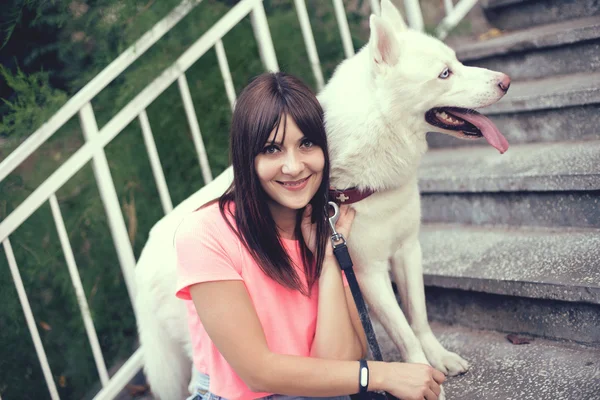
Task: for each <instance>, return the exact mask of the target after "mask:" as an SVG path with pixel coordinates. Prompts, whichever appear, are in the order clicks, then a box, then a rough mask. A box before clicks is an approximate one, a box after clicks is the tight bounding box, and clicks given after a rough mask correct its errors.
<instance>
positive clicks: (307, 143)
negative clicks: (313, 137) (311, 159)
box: [301, 139, 314, 148]
mask: <svg viewBox="0 0 600 400" xmlns="http://www.w3.org/2000/svg"><path fill="white" fill-rule="evenodd" d="M301 145H302V147H306V148H311V147H313V146H314V143H313V142H311V141H310V140H308V139H304V140H303V141H302V143H301Z"/></svg>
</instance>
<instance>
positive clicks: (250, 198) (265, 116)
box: [219, 72, 329, 296]
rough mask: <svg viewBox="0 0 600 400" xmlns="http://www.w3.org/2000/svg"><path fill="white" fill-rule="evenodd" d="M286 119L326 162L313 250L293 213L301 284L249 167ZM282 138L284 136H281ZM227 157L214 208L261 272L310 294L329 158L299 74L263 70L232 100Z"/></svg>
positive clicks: (322, 229) (315, 205)
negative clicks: (227, 182) (227, 170)
mask: <svg viewBox="0 0 600 400" xmlns="http://www.w3.org/2000/svg"><path fill="white" fill-rule="evenodd" d="M285 116H289V117H291V118H292V119H293V120H294V122H296V125H297V126H298V128H300V131H302V133H303V134H304V136H306V137H307V138H308V139H309V140H310V141H311V142H313V143H314V144H315V145H317V146H319V147H320V148H321V149H322V150H323V156H324V157H325V165H324V168H323V178H322V181H321V185H320V186H319V189H318V190H317V192H316V193H315V195H314V196H313V198H312V199H311V200H310V204H311V205H312V216H311V218H312V221H313V222H315V223H316V228H317V229H316V230H317V231H316V234H317V240H316V249H315V254H313V253H312V252H311V251H310V250H309V249H308V247H307V246H306V244H305V242H304V240H303V237H302V232H301V229H300V222H301V219H302V213H303V211H304V210H303V209H302V210H298V213H297V217H296V228H295V236H296V238H298V239H299V241H298V242H299V246H300V252H301V255H302V262H303V264H304V271H305V274H306V281H307V287H305V286H304V285H303V283H302V280H301V279H300V277H299V276H298V274H297V272H296V269H295V268H293V265H292V260H291V258H290V257H289V255H288V253H287V252H286V251H285V249H284V247H283V244H282V241H281V238H280V235H279V231H278V229H277V227H276V225H275V221H274V220H273V217H272V215H271V211H270V209H269V207H268V200H269V196H268V195H267V194H266V193H265V191H264V189H263V188H262V186H261V184H260V181H259V178H258V176H257V174H256V170H255V168H254V158H255V157H256V156H257V155H258V154H259V153H261V152H262V150H263V148H264V145H265V143H266V142H267V140H268V139H269V136H270V134H271V132H272V131H273V130H274V129H275V130H276V131H277V128H278V127H279V124H280V123H281V122H282V120H283V123H284V132H283V135H285V125H286V124H285ZM284 137H285V136H284ZM229 152H230V153H229V156H230V159H231V163H232V165H233V176H234V178H233V183H232V185H231V186H230V187H229V189H228V190H227V191H226V192H225V194H224V195H223V196H221V198H220V199H219V208H220V210H221V214H222V215H223V218H224V219H225V220H226V221H227V223H228V224H229V226H230V228H231V229H232V230H233V231H234V232H235V233H236V235H237V236H238V237H239V238H240V240H241V241H242V243H243V244H244V246H245V247H246V248H247V249H248V251H249V252H250V254H251V255H252V257H253V258H254V260H255V261H256V263H257V264H258V265H259V266H260V268H261V269H262V271H263V272H264V273H265V274H266V275H267V276H269V277H270V278H271V279H273V280H274V281H276V282H278V283H279V284H281V285H283V286H286V287H288V288H291V289H295V290H298V291H300V292H301V293H303V294H305V295H307V296H310V293H311V289H312V287H313V285H314V284H315V283H316V282H317V280H318V278H319V275H320V274H321V269H322V266H323V260H324V258H325V249H326V245H327V240H328V236H327V232H328V225H327V220H326V218H327V214H326V208H325V207H326V205H327V196H328V188H329V156H328V150H327V138H326V136H325V126H324V119H323V109H322V108H321V105H320V104H319V102H318V100H317V98H316V96H315V94H314V93H313V92H312V91H311V90H310V89H309V88H308V87H307V86H306V85H305V84H304V83H303V82H302V81H301V80H299V79H298V78H295V77H293V76H291V75H287V74H285V73H281V72H277V73H265V74H262V75H259V76H258V77H256V78H254V80H252V81H251V82H250V84H249V85H248V86H247V87H246V88H245V89H244V90H243V91H242V93H241V94H240V96H239V98H238V99H237V102H236V105H235V110H234V112H233V118H232V122H231V132H230V148H229ZM230 202H233V203H234V204H235V212H234V219H235V225H236V226H235V227H234V226H232V224H231V223H230V222H229V218H227V216H226V213H227V212H229V213H231V211H230V210H229V209H228V207H227V204H230Z"/></svg>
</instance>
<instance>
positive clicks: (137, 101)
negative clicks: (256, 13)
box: [0, 0, 262, 240]
mask: <svg viewBox="0 0 600 400" xmlns="http://www.w3.org/2000/svg"><path fill="white" fill-rule="evenodd" d="M261 1H262V0H242V1H241V2H240V3H238V4H237V5H236V6H235V7H233V8H232V9H231V10H229V12H228V13H227V14H225V15H224V16H223V17H222V18H221V19H220V20H219V22H217V23H216V24H215V25H214V26H213V27H212V28H211V29H209V30H208V31H207V32H206V33H205V34H204V35H203V36H202V37H201V38H200V39H198V40H197V41H196V42H195V43H194V44H193V45H192V46H191V47H190V48H189V49H188V50H187V51H186V52H185V53H184V54H183V55H181V57H179V59H178V60H177V61H176V62H175V63H174V64H173V65H172V66H171V67H169V68H167V69H166V70H165V71H164V72H163V73H162V74H161V75H160V76H159V77H158V78H156V79H155V80H154V81H152V83H151V84H150V85H148V86H147V87H146V88H145V89H143V90H142V91H141V92H140V93H139V94H138V95H137V96H136V97H135V98H134V99H133V100H131V101H130V102H129V103H128V104H127V105H126V106H125V107H124V108H123V109H122V110H121V111H120V112H118V113H117V115H115V116H114V117H113V118H112V119H111V120H110V121H109V122H108V123H107V124H106V125H104V127H103V128H102V129H101V130H100V133H99V134H98V135H96V137H95V138H93V139H92V140H91V141H89V142H87V143H86V144H84V145H83V146H81V148H79V150H77V151H76V152H75V153H74V154H73V155H72V156H71V157H70V158H69V159H68V160H67V161H66V162H65V163H63V164H62V165H61V166H60V167H59V168H58V169H57V170H56V171H54V173H53V174H52V175H50V177H48V178H47V179H46V180H45V181H44V182H43V183H42V184H41V185H40V186H38V188H37V189H36V190H34V192H33V193H32V194H30V195H29V196H28V197H27V198H26V199H25V200H24V201H23V202H22V203H21V204H20V205H19V206H18V207H17V208H16V209H15V210H14V211H13V212H12V213H10V214H9V215H8V216H7V217H6V218H5V219H4V220H3V221H2V222H1V223H0V240H4V238H6V237H8V235H10V234H11V233H12V232H14V230H15V229H17V227H19V226H20V225H21V224H22V223H23V221H25V220H26V219H27V218H28V217H29V216H30V215H31V214H33V213H34V212H35V211H36V210H37V209H38V208H39V207H40V205H41V204H43V203H44V202H45V201H46V200H48V197H49V196H50V194H52V193H55V192H57V191H58V189H59V188H60V187H61V186H62V185H64V184H65V182H67V181H68V180H69V179H70V178H71V177H72V176H73V175H75V174H76V173H77V172H78V171H79V170H80V169H81V168H82V167H83V166H84V165H85V163H87V162H88V161H89V160H90V159H91V158H92V156H93V154H94V153H95V152H96V151H98V150H99V149H100V148H103V147H104V146H106V145H107V144H108V143H110V141H111V140H112V139H114V138H115V136H117V134H119V132H121V130H123V128H125V127H126V126H127V125H128V124H129V123H130V122H131V121H132V120H133V119H134V118H136V117H137V116H138V115H139V114H140V113H141V112H142V110H144V109H146V108H147V107H148V105H150V103H152V102H153V101H154V99H156V98H157V97H158V96H159V95H160V94H161V93H162V92H163V91H164V90H165V89H166V88H168V87H169V85H171V84H172V83H173V82H174V81H175V80H177V78H178V77H179V76H180V75H181V74H182V73H183V72H184V71H186V70H187V69H188V68H189V67H190V66H191V65H192V64H193V63H194V62H196V60H197V59H198V58H200V57H201V56H202V55H203V54H204V53H206V52H207V51H208V50H209V49H210V48H211V47H212V46H214V44H215V42H216V41H217V40H219V39H221V38H222V37H223V36H224V35H225V34H226V33H227V32H228V31H229V30H231V28H232V27H233V26H235V24H237V23H238V22H239V21H241V20H242V18H244V17H245V16H246V15H248V13H249V12H250V10H251V9H252V7H254V6H255V4H257V3H260V2H261Z"/></svg>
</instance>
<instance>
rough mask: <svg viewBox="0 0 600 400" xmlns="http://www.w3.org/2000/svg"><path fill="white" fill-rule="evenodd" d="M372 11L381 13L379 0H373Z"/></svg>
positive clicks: (376, 13)
mask: <svg viewBox="0 0 600 400" xmlns="http://www.w3.org/2000/svg"><path fill="white" fill-rule="evenodd" d="M371 13H372V14H375V15H381V4H380V3H379V0H371Z"/></svg>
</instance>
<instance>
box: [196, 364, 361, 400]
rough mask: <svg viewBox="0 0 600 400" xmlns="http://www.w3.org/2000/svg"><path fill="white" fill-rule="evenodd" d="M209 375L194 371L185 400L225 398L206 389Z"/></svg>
mask: <svg viewBox="0 0 600 400" xmlns="http://www.w3.org/2000/svg"><path fill="white" fill-rule="evenodd" d="M209 382H210V380H209V377H208V375H206V374H202V373H200V372H198V371H195V372H194V378H193V382H192V383H191V384H190V391H191V392H192V393H193V394H192V395H191V396H190V397H188V398H187V399H186V400H227V399H225V398H223V397H221V396H217V395H216V394H213V393H211V392H209V391H208V385H209ZM325 399H327V400H350V396H336V397H305V396H287V395H283V394H272V395H270V396H267V397H261V400H325Z"/></svg>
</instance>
